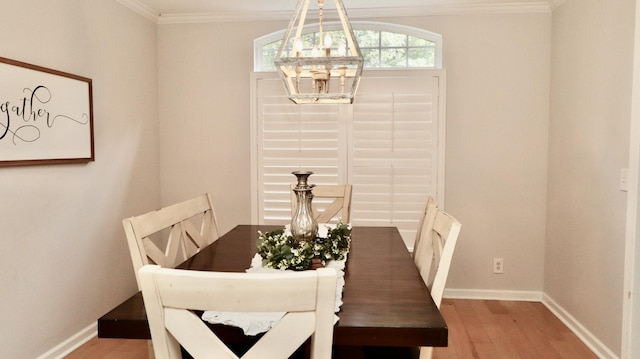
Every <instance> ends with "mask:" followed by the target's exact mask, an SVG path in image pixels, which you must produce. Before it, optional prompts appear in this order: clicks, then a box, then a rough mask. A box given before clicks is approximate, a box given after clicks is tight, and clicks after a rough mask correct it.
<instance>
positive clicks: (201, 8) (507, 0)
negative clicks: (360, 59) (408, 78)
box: [116, 0, 564, 22]
mask: <svg viewBox="0 0 640 359" xmlns="http://www.w3.org/2000/svg"><path fill="white" fill-rule="evenodd" d="M116 1H118V2H120V3H122V4H124V5H125V6H128V7H130V8H131V9H133V10H135V11H137V12H139V13H141V14H143V15H145V16H147V17H149V18H152V19H154V20H156V21H158V22H163V21H165V22H187V21H189V19H191V21H205V20H207V19H208V20H209V21H216V20H238V21H240V20H245V21H247V20H282V19H287V18H288V17H290V16H291V14H292V13H293V11H294V9H295V7H296V4H297V2H298V0H116ZM562 2H564V0H343V4H344V6H345V8H346V9H347V13H348V14H349V17H352V18H357V17H379V16H406V15H414V16H415V15H427V14H452V13H478V12H494V13H496V12H541V11H551V10H552V9H554V8H555V7H556V6H558V5H559V4H560V3H562ZM332 3H333V1H331V0H325V4H326V6H327V7H333V5H332Z"/></svg>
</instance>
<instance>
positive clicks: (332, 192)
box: [291, 184, 352, 223]
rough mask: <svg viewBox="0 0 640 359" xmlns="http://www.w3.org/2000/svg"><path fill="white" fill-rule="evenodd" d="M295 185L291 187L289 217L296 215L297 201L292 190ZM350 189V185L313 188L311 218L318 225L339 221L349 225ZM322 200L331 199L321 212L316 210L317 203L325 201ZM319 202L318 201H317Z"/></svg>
mask: <svg viewBox="0 0 640 359" xmlns="http://www.w3.org/2000/svg"><path fill="white" fill-rule="evenodd" d="M295 187H296V185H295V184H292V185H291V215H293V214H294V213H296V208H297V206H298V201H297V198H296V194H295V192H294V191H293V189H294V188H295ZM351 189H352V185H350V184H343V185H317V186H314V187H313V190H312V193H313V199H314V201H315V202H314V201H312V202H311V207H312V210H313V216H314V218H315V219H316V221H317V222H318V223H330V222H331V221H332V220H334V219H335V221H337V219H338V218H339V219H341V220H342V223H351ZM323 199H329V200H330V199H333V201H332V202H330V203H328V204H327V205H326V207H324V209H323V210H319V209H318V207H319V206H318V202H323V205H324V204H325V203H326V201H323ZM318 200H320V201H318Z"/></svg>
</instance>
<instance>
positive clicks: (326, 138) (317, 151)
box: [252, 70, 444, 248]
mask: <svg viewBox="0 0 640 359" xmlns="http://www.w3.org/2000/svg"><path fill="white" fill-rule="evenodd" d="M442 76H443V72H442V71H434V70H400V71H398V70H394V71H368V72H366V73H365V74H364V75H363V78H362V81H361V84H360V88H359V90H358V95H357V97H356V100H355V101H354V104H353V105H295V104H293V103H292V102H290V101H289V100H288V99H287V98H286V97H285V96H284V90H283V88H282V84H281V83H280V79H279V78H277V76H275V74H270V73H256V74H254V75H253V80H254V81H253V83H254V88H253V89H252V90H253V91H254V92H253V96H252V97H253V102H252V121H253V122H252V126H253V127H252V129H253V132H252V133H253V134H254V137H255V139H256V141H255V146H254V151H252V159H253V160H252V163H253V165H254V166H255V168H254V169H253V171H254V172H253V173H254V177H253V178H254V184H253V185H254V187H253V189H254V191H255V193H254V196H253V197H252V198H253V204H252V208H254V217H253V219H254V222H258V223H265V224H284V223H288V222H289V221H290V219H291V209H290V206H291V204H290V194H289V191H290V189H289V186H290V184H291V183H294V182H295V177H294V176H293V175H292V174H291V171H294V170H298V169H308V170H311V171H313V172H314V174H313V175H312V176H311V177H310V182H311V183H314V184H337V183H351V184H353V200H352V221H351V222H352V224H353V225H370V226H389V225H394V226H397V227H398V228H399V229H400V233H401V234H402V236H403V238H404V240H405V243H406V244H407V247H408V248H412V247H413V240H414V238H415V231H416V227H417V224H418V220H419V216H420V212H421V211H422V207H423V206H424V203H425V198H426V195H432V196H434V197H436V198H438V199H440V200H441V197H442V193H440V192H441V189H442V183H441V182H442V180H441V178H442V173H441V172H442V170H439V168H442V169H443V168H444V166H443V163H442V160H441V159H442V158H444V157H443V153H440V152H442V149H443V148H444V147H443V144H442V142H441V140H443V138H440V137H443V132H442V131H441V129H439V127H438V126H439V119H440V116H441V113H442V112H441V110H442V109H441V106H442V105H441V100H440V97H439V96H440V95H439V93H440V91H441V87H440V79H441V78H442ZM314 202H315V200H314Z"/></svg>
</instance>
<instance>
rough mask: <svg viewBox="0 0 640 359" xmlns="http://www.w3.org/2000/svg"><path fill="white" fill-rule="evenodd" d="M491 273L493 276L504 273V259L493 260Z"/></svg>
mask: <svg viewBox="0 0 640 359" xmlns="http://www.w3.org/2000/svg"><path fill="white" fill-rule="evenodd" d="M493 273H494V274H502V273H504V259H502V258H493Z"/></svg>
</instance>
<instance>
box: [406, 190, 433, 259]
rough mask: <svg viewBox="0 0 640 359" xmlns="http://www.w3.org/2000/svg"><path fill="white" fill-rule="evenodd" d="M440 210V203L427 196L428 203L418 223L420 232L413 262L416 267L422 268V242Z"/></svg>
mask: <svg viewBox="0 0 640 359" xmlns="http://www.w3.org/2000/svg"><path fill="white" fill-rule="evenodd" d="M437 208H438V202H437V201H436V200H435V198H433V197H431V196H427V202H426V203H425V205H424V208H423V210H422V213H421V214H420V220H419V221H418V230H417V231H416V240H415V241H414V243H413V252H411V255H412V256H413V260H414V262H415V264H416V266H418V267H420V254H421V252H420V240H421V239H422V237H424V236H426V235H427V228H430V226H432V223H431V221H433V219H434V218H435V213H436V212H435V210H436V209H437Z"/></svg>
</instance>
